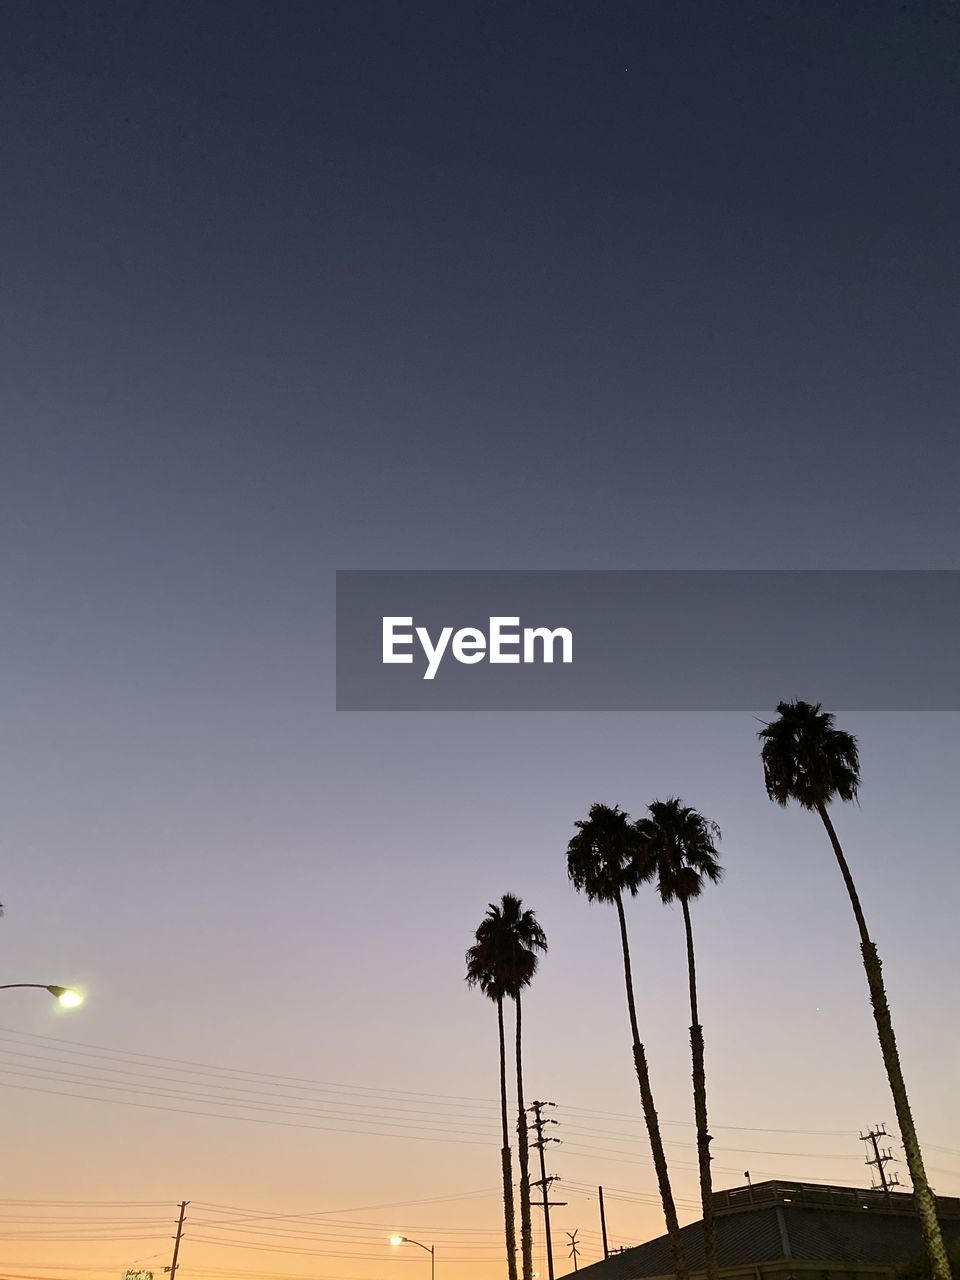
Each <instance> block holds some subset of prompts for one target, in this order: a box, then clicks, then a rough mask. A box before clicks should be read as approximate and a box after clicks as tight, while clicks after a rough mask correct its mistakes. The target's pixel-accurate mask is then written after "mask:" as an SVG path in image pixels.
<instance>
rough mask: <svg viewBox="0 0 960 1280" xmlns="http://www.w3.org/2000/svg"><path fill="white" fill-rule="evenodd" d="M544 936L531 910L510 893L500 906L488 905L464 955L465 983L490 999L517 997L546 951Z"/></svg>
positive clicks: (501, 900) (501, 901) (545, 938)
mask: <svg viewBox="0 0 960 1280" xmlns="http://www.w3.org/2000/svg"><path fill="white" fill-rule="evenodd" d="M546 949H547V937H546V934H545V933H544V932H543V929H542V928H541V927H540V925H539V923H538V922H537V917H536V916H535V915H534V913H533V912H532V911H525V910H524V909H523V903H522V902H521V900H520V899H519V898H517V897H515V896H514V895H513V894H512V893H505V894H504V895H503V897H502V898H501V899H500V904H499V906H497V905H495V904H494V903H492V902H491V903H490V905H489V907H488V908H487V914H486V915H485V916H484V917H483V919H482V920H481V922H480V924H479V926H478V928H477V932H476V942H475V943H474V945H473V946H472V947H471V948H470V949H469V951H468V952H467V984H468V985H469V986H471V987H474V986H478V987H479V988H480V990H481V991H482V992H483V994H484V995H485V996H488V997H489V998H490V999H491V1000H503V999H507V998H516V997H517V996H518V995H519V994H520V992H521V991H522V990H523V988H524V987H526V986H529V984H530V981H531V979H532V978H533V975H534V974H535V973H536V971H537V965H538V964H539V956H538V955H537V952H538V951H539V952H545V951H546Z"/></svg>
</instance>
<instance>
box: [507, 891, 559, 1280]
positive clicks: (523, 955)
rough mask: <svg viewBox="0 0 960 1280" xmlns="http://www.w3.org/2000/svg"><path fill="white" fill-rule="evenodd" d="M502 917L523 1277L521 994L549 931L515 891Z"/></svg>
mask: <svg viewBox="0 0 960 1280" xmlns="http://www.w3.org/2000/svg"><path fill="white" fill-rule="evenodd" d="M499 910H500V920H501V923H502V928H503V931H504V934H505V937H504V944H505V945H504V962H503V978H504V990H505V991H506V993H507V995H509V996H510V997H511V998H512V1000H513V1002H514V1007H515V1009H516V1033H517V1034H516V1059H517V1154H518V1156H519V1163H520V1256H521V1260H522V1267H523V1280H533V1222H532V1219H531V1212H530V1143H529V1137H528V1131H527V1113H526V1108H525V1106H524V1098H523V1030H522V1011H521V994H522V992H523V990H524V988H526V987H528V986H529V985H530V982H531V981H532V979H533V976H534V974H535V973H536V971H537V966H538V964H539V955H538V953H540V954H545V953H546V950H547V935H546V934H545V933H544V931H543V929H542V928H541V927H540V923H539V921H538V920H537V917H536V916H535V915H534V913H533V912H532V911H530V910H526V911H525V910H524V909H523V903H522V902H521V901H520V899H519V898H516V897H514V895H513V894H512V893H505V894H504V895H503V897H502V898H501V900H500V908H499Z"/></svg>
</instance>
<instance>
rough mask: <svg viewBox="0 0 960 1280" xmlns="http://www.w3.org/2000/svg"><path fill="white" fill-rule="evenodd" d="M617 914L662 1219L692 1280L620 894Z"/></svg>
mask: <svg viewBox="0 0 960 1280" xmlns="http://www.w3.org/2000/svg"><path fill="white" fill-rule="evenodd" d="M616 901H617V915H618V917H619V919H620V941H621V943H622V944H623V977H624V982H625V983H626V988H627V1010H628V1011H629V1014H630V1034H631V1035H632V1037H633V1063H634V1066H635V1067H636V1071H637V1083H638V1084H639V1085H640V1102H641V1105H642V1107H643V1118H644V1120H645V1121H646V1125H647V1133H648V1135H649V1137H650V1150H651V1153H652V1154H653V1167H654V1169H655V1170H656V1174H657V1185H658V1187H659V1188H660V1199H661V1201H662V1202H663V1217H664V1220H665V1222H666V1225H667V1234H668V1235H669V1237H670V1250H671V1252H672V1254H673V1269H674V1272H675V1273H676V1276H677V1280H689V1276H690V1273H689V1271H688V1270H687V1260H686V1258H685V1257H684V1253H683V1243H682V1241H681V1239H680V1223H679V1222H678V1220H677V1209H676V1206H675V1205H674V1203H673V1191H672V1190H671V1188H670V1174H669V1172H668V1171H667V1160H666V1156H665V1155H664V1154H663V1139H662V1138H661V1136H660V1121H659V1120H658V1119H657V1109H656V1107H655V1106H654V1105H653V1090H652V1089H651V1088H650V1072H649V1070H648V1068H647V1055H646V1052H645V1051H644V1048H643V1045H642V1044H641V1043H640V1029H639V1027H638V1026H637V1006H636V1004H635V1002H634V998H633V973H632V971H631V967H630V943H629V941H628V939H627V921H626V918H625V916H624V914H623V898H622V897H621V895H620V894H619V893H618V894H617V899H616Z"/></svg>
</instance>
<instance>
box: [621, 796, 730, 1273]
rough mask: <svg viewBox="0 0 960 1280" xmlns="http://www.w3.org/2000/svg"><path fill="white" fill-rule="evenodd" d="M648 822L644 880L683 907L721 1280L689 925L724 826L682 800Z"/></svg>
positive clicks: (700, 1127) (697, 1106)
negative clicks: (696, 899) (692, 905)
mask: <svg viewBox="0 0 960 1280" xmlns="http://www.w3.org/2000/svg"><path fill="white" fill-rule="evenodd" d="M649 814H650V816H649V818H641V819H640V821H639V822H638V823H637V830H638V831H639V832H640V833H641V835H642V837H643V842H644V864H645V865H644V878H645V879H655V880H656V882H657V888H658V889H659V890H660V897H661V898H662V899H663V901H664V902H674V901H677V902H679V903H680V907H681V909H682V911H683V925H684V929H685V930H686V935H687V977H688V980H689V984H690V1048H691V1050H692V1053H693V1110H694V1115H695V1117H696V1122H697V1157H698V1163H699V1168H700V1201H701V1203H702V1205H703V1248H704V1255H705V1261H706V1268H707V1275H708V1277H710V1280H717V1277H718V1276H719V1274H720V1272H719V1269H718V1265H717V1246H716V1235H715V1232H714V1226H713V1187H712V1184H711V1178H710V1142H711V1138H710V1132H709V1130H708V1128H707V1080H706V1073H705V1070H704V1065H703V1028H702V1027H701V1025H700V1014H699V1010H698V1008H697V966H696V960H695V958H694V952H693V928H692V926H691V924H690V900H691V899H692V898H697V897H699V896H700V893H701V892H702V890H703V885H704V881H705V880H710V881H711V882H712V883H713V884H716V883H717V881H718V880H719V879H720V877H721V875H722V874H723V869H722V868H721V866H720V863H719V861H718V859H717V841H718V840H719V839H720V828H719V827H718V826H717V824H716V823H715V822H709V821H708V820H707V819H706V818H705V817H704V816H703V814H702V813H698V812H697V811H696V809H690V808H688V807H687V806H686V805H683V804H681V803H680V801H679V800H676V799H673V800H654V802H653V804H651V805H650V807H649Z"/></svg>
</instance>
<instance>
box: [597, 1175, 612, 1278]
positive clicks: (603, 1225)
mask: <svg viewBox="0 0 960 1280" xmlns="http://www.w3.org/2000/svg"><path fill="white" fill-rule="evenodd" d="M597 1190H598V1191H599V1192H600V1234H601V1236H603V1259H604V1261H606V1260H607V1258H609V1257H610V1250H609V1249H608V1248H607V1215H606V1214H605V1213H604V1212H603V1187H598V1188H597Z"/></svg>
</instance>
